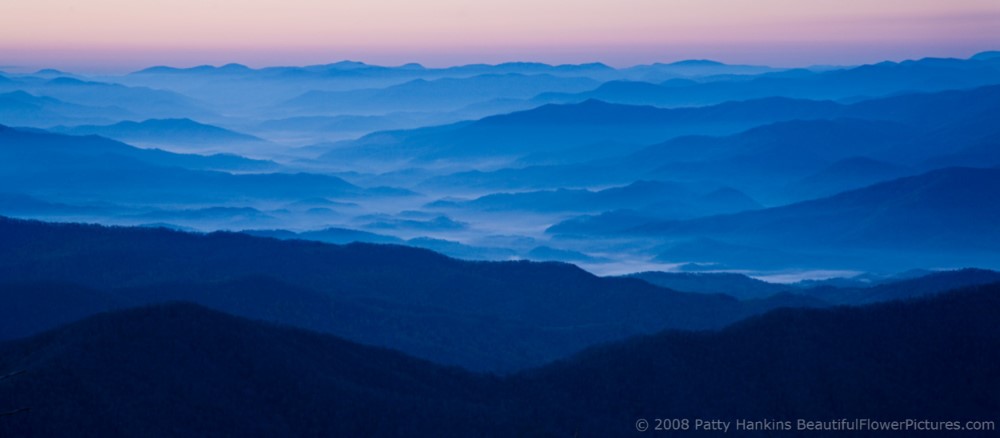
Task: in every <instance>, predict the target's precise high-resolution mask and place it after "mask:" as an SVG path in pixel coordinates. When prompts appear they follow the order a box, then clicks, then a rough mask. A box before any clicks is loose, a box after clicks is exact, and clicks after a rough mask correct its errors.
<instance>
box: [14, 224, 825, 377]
mask: <svg viewBox="0 0 1000 438" xmlns="http://www.w3.org/2000/svg"><path fill="white" fill-rule="evenodd" d="M0 241H2V242H3V245H0V279H3V280H2V281H0V285H2V286H0V299H3V300H4V302H5V303H6V305H5V307H4V308H0V316H2V317H3V318H0V339H12V338H17V337H22V336H27V335H30V334H33V333H37V332H39V331H41V330H47V329H51V328H55V327H57V326H59V325H62V324H65V323H68V322H71V321H75V320H77V319H80V318H83V317H85V316H87V315H92V314H94V313H95V312H99V311H102V310H109V309H120V308H127V307H135V306H139V305H146V304H155V303H162V302H166V301H191V302H195V303H198V304H201V305H204V306H206V307H210V308H213V309H216V310H221V311H224V312H227V313H231V314H236V315H240V316H245V317H249V318H253V319H263V320H267V321H272V322H278V323H282V324H288V325H294V326H297V327H300V328H305V329H310V330H315V331H321V332H326V333H330V334H335V335H338V336H342V337H345V338H347V339H350V340H353V341H357V342H362V343H365V344H371V345H380V346H384V347H390V348H393V349H397V350H400V351H403V352H406V353H408V354H412V355H415V356H418V357H422V358H425V359H430V360H433V361H435V362H438V363H444V364H449V365H460V366H463V367H465V368H468V369H471V370H481V371H496V372H508V371H512V370H518V369H524V368H527V367H532V366H539V365H542V364H545V363H548V362H551V361H553V360H555V359H559V358H562V357H566V356H568V355H570V354H573V353H576V352H579V351H580V350H582V349H584V348H586V347H589V346H593V345H596V344H599V343H604V342H610V341H614V340H621V339H624V338H626V337H629V336H633V335H638V334H650V333H655V332H658V331H661V330H665V329H693V330H702V329H715V328H721V327H724V326H726V325H728V324H731V323H733V322H735V321H738V320H741V319H743V318H746V317H747V316H751V315H756V314H759V313H761V312H764V311H767V310H770V309H774V308H777V307H784V306H815V305H822V303H823V302H822V301H820V300H817V299H815V298H810V297H796V296H777V297H773V298H767V299H762V300H753V301H739V300H736V299H734V298H732V297H728V296H724V295H706V294H693V293H681V292H676V291H672V290H669V289H664V288H660V287H655V286H653V285H651V284H648V283H646V282H644V281H641V280H637V279H625V278H602V277H597V276H594V275H592V274H590V273H587V272H586V271H583V270H582V269H579V268H577V267H576V266H573V265H568V264H564V263H532V262H468V261H461V260H456V259H451V258H448V257H445V256H442V255H440V254H437V253H434V252H431V251H428V250H423V249H416V248H409V247H403V246H396V245H372V244H349V245H331V244H325V243H319V242H306V241H297V240H293V241H281V240H277V239H270V238H261V237H253V236H249V235H245V234H238V233H212V234H207V235H201V234H191V233H183V232H177V231H171V230H166V229H147V228H125V227H102V226H96V225H80V224H52V223H44V222H36V221H22V220H15V219H6V218H0Z"/></svg>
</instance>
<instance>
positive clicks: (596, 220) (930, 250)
mask: <svg viewBox="0 0 1000 438" xmlns="http://www.w3.org/2000/svg"><path fill="white" fill-rule="evenodd" d="M970 188H974V189H970ZM998 195H1000V169H996V168H990V169H974V168H948V169H942V170H936V171H932V172H929V173H925V174H921V175H917V176H913V177H906V178H901V179H896V180H892V181H888V182H883V183H879V184H875V185H872V186H868V187H864V188H861V189H857V190H852V191H848V192H844V193H840V194H837V195H834V196H830V197H827V198H821V199H817V200H812V201H805V202H800V203H794V204H790V205H786V206H782V207H774V208H768V209H763V210H756V211H749V212H743V213H736V214H732V215H721V216H712V217H706V218H700V219H693V220H689V221H655V220H654V221H651V222H646V223H642V222H643V219H642V218H641V217H634V216H633V217H628V216H625V217H619V216H614V215H607V214H605V215H600V216H592V217H584V218H578V219H574V220H570V221H566V222H563V223H560V224H557V225H555V226H553V227H552V228H550V229H549V232H551V233H554V234H569V235H577V236H581V235H582V236H586V235H601V234H610V235H616V234H619V235H620V234H624V235H634V236H645V237H646V238H655V239H656V240H659V241H673V242H674V243H672V244H671V246H670V247H668V248H665V249H664V251H667V254H666V255H665V256H664V260H671V261H674V262H677V261H691V262H711V261H715V262H722V263H727V264H728V265H729V266H738V265H740V264H743V265H753V266H754V267H756V268H762V267H763V268H770V269H774V268H777V267H778V266H781V265H785V266H791V265H798V266H819V265H823V264H826V265H827V266H841V267H853V268H858V267H860V266H868V269H879V268H883V269H884V268H887V269H890V270H892V269H900V268H903V267H905V266H904V265H905V264H906V263H907V259H908V260H909V262H910V263H937V264H938V265H939V266H940V265H945V266H947V265H955V264H959V265H961V264H966V263H970V262H972V261H973V260H975V261H976V263H978V264H980V265H981V266H986V267H995V266H998V263H1000V260H998V259H997V258H996V257H993V256H991V255H990V254H991V251H992V250H991V248H994V247H995V246H996V245H997V244H998V243H1000V234H998V233H997V228H996V227H995V226H994V224H995V223H996V222H997V221H998V220H1000V203H997V202H996V199H1000V198H998V197H997V196H998ZM706 238H707V239H706ZM684 239H694V240H691V241H690V242H689V243H683V242H684ZM678 245H680V246H678ZM712 253H716V254H717V255H716V256H714V257H715V260H712V258H713V256H712ZM764 254H768V256H767V257H764ZM810 254H812V257H810ZM685 257H687V258H685ZM694 257H698V259H696V260H692V259H691V258H694ZM852 258H853V260H852ZM706 259H707V260H706Z"/></svg>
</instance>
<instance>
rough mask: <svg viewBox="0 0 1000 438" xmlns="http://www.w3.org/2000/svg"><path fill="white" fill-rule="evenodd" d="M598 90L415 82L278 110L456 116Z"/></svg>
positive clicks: (571, 83) (552, 84) (522, 81)
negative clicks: (487, 105)
mask: <svg viewBox="0 0 1000 438" xmlns="http://www.w3.org/2000/svg"><path fill="white" fill-rule="evenodd" d="M597 85H598V82H597V81H594V80H592V79H588V78H561V77H556V76H552V75H548V74H544V75H521V74H504V75H480V76H473V77H469V78H443V79H435V80H430V81H428V80H424V79H416V80H413V81H410V82H406V83H403V84H399V85H393V86H390V87H387V88H382V89H363V90H351V91H310V92H308V93H305V94H303V95H301V96H298V97H296V98H294V99H291V100H289V101H288V102H286V103H284V104H283V105H281V108H292V109H294V110H295V111H298V112H303V113H310V114H370V113H374V114H384V113H387V112H393V111H427V110H456V109H460V108H462V107H465V106H467V105H470V104H473V103H479V102H486V101H490V100H494V99H501V98H507V99H524V98H528V97H531V96H534V95H536V94H539V93H541V92H544V91H559V90H562V91H568V90H576V91H582V90H586V89H590V88H593V87H595V86H597Z"/></svg>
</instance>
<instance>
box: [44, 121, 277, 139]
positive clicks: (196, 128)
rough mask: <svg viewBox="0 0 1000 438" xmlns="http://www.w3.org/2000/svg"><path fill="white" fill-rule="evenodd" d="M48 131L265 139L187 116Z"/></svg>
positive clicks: (122, 136) (140, 136) (131, 136)
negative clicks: (200, 121) (204, 122)
mask: <svg viewBox="0 0 1000 438" xmlns="http://www.w3.org/2000/svg"><path fill="white" fill-rule="evenodd" d="M50 131H53V132H58V133H61V134H70V135H101V136H104V137H109V138H114V139H116V140H122V141H133V142H143V143H155V144H170V143H174V144H176V143H179V144H181V145H205V144H212V143H244V142H262V141H264V140H263V139H261V138H258V137H255V136H252V135H248V134H243V133H239V132H235V131H232V130H229V129H225V128H220V127H218V126H212V125H206V124H203V123H198V122H196V121H194V120H191V119H187V118H184V119H148V120H144V121H141V122H131V121H125V122H118V123H115V124H113V125H82V126H60V127H56V128H52V129H50Z"/></svg>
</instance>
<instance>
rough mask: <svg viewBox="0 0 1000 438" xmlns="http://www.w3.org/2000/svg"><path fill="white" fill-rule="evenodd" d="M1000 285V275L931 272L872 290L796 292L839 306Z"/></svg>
mask: <svg viewBox="0 0 1000 438" xmlns="http://www.w3.org/2000/svg"><path fill="white" fill-rule="evenodd" d="M992 283H1000V272H996V271H989V270H984V269H960V270H954V271H942V272H931V273H928V274H926V275H919V276H917V277H915V278H907V279H902V280H897V281H887V282H881V283H878V284H874V285H871V286H870V287H832V286H822V285H821V286H817V287H809V288H804V289H801V290H799V291H797V292H796V293H799V294H802V295H806V296H810V297H815V298H819V299H822V300H824V301H826V302H830V303H835V304H851V305H863V304H871V303H878V302H884V301H896V300H909V299H914V298H918V297H925V296H931V295H936V294H940V293H942V292H946V291H949V290H952V289H956V288H961V287H969V286H977V285H985V284H992Z"/></svg>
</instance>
